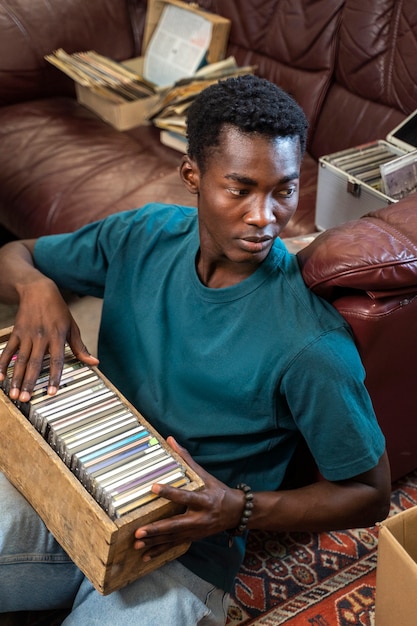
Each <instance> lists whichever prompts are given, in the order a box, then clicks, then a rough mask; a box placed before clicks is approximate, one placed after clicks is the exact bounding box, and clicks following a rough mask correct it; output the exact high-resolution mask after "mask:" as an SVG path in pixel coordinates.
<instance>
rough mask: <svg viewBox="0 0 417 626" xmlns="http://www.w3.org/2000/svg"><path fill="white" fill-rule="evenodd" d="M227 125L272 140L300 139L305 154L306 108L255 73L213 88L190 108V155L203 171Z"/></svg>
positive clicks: (223, 82)
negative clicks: (284, 138)
mask: <svg viewBox="0 0 417 626" xmlns="http://www.w3.org/2000/svg"><path fill="white" fill-rule="evenodd" d="M225 126H234V127H236V128H238V129H239V130H240V131H242V132H243V133H258V134H260V135H265V136H267V137H270V138H271V139H272V138H275V137H288V136H298V137H299V139H300V148H301V154H304V151H305V147H306V141H307V129H308V122H307V118H306V116H305V114H304V112H303V110H302V108H301V107H300V106H299V105H298V104H297V102H296V101H295V100H294V98H292V96H290V95H289V94H288V93H286V92H285V91H284V90H283V89H281V88H280V87H278V86H277V85H275V84H274V83H272V82H270V81H269V80H266V79H264V78H259V77H257V76H255V75H253V74H245V75H242V76H238V77H232V78H228V79H226V80H220V81H219V82H217V83H214V84H213V85H210V86H209V87H207V88H206V89H204V90H203V91H201V92H200V93H199V95H198V96H197V97H196V98H195V100H194V101H193V102H192V104H191V105H190V107H189V108H188V111H187V139H188V154H189V156H190V157H191V158H192V159H194V160H195V161H196V162H197V164H198V166H199V168H200V170H201V171H204V169H205V165H206V160H207V157H208V156H209V154H210V152H211V150H212V149H213V148H215V147H216V146H218V145H219V143H220V135H221V131H222V129H223V128H224V127H225Z"/></svg>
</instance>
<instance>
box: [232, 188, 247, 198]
mask: <svg viewBox="0 0 417 626" xmlns="http://www.w3.org/2000/svg"><path fill="white" fill-rule="evenodd" d="M228 191H229V193H231V194H233V195H234V196H246V194H247V193H248V190H247V189H236V188H235V187H229V189H228Z"/></svg>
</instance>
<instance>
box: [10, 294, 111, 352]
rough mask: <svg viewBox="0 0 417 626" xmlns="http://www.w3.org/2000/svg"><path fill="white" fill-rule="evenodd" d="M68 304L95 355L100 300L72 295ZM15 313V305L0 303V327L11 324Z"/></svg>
mask: <svg viewBox="0 0 417 626" xmlns="http://www.w3.org/2000/svg"><path fill="white" fill-rule="evenodd" d="M69 306H70V309H71V312H72V314H73V316H74V319H75V321H76V322H77V324H78V326H79V327H80V329H81V336H82V338H83V341H84V343H85V345H86V346H87V348H88V349H89V351H90V352H91V354H94V356H97V336H98V327H99V324H100V316H101V300H99V299H98V298H92V297H90V296H85V297H83V298H79V297H77V296H74V297H72V298H71V299H70V300H69ZM15 314H16V307H13V306H9V305H6V304H0V328H6V327H8V326H12V325H13V323H14V319H15Z"/></svg>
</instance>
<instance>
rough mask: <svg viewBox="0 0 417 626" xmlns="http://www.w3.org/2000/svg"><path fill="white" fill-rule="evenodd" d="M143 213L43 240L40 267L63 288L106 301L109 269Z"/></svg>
mask: <svg viewBox="0 0 417 626" xmlns="http://www.w3.org/2000/svg"><path fill="white" fill-rule="evenodd" d="M138 213H139V210H134V211H125V212H122V213H117V214H114V215H111V216H109V217H108V218H106V219H104V220H101V221H98V222H94V223H92V224H88V225H87V226H84V227H83V228H81V229H80V230H77V231H75V232H73V233H65V234H59V235H48V236H44V237H40V238H39V239H38V240H37V242H36V245H35V250H34V262H35V265H36V267H37V268H38V269H39V270H40V271H41V272H42V273H43V274H45V275H46V276H48V277H49V278H51V279H52V280H53V281H54V282H55V283H56V284H57V285H58V286H59V287H60V288H61V289H68V290H71V291H74V292H75V293H78V294H80V295H91V296H95V297H98V298H102V297H103V295H104V286H105V281H106V275H107V270H108V267H109V265H110V263H111V260H112V257H113V256H114V255H115V254H117V252H118V250H119V248H120V246H122V245H123V241H124V240H125V239H126V238H127V237H128V236H129V232H130V230H131V228H132V225H133V223H134V222H136V221H137V215H138Z"/></svg>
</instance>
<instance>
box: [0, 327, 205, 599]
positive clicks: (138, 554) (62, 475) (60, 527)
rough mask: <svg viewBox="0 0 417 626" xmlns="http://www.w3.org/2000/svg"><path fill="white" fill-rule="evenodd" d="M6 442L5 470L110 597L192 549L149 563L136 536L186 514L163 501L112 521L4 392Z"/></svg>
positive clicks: (1, 464)
mask: <svg viewBox="0 0 417 626" xmlns="http://www.w3.org/2000/svg"><path fill="white" fill-rule="evenodd" d="M10 331H11V329H10V328H9V329H4V330H2V331H0V341H5V340H7V337H8V336H9V334H10ZM92 369H93V370H94V371H95V372H96V373H98V375H99V376H100V377H101V378H102V379H103V380H105V382H106V384H107V385H108V387H109V388H110V389H112V390H114V391H115V392H116V393H117V395H118V396H119V397H120V398H121V400H122V401H123V402H124V404H126V405H127V406H128V407H129V408H130V409H131V410H132V412H133V413H134V414H135V415H136V416H137V417H138V420H139V421H140V422H141V423H142V424H143V425H144V426H145V427H146V428H147V429H148V430H149V431H150V432H151V433H152V434H154V435H155V436H156V437H157V439H158V440H159V441H160V443H161V444H162V445H163V446H164V447H165V448H166V449H168V450H169V452H170V454H171V455H172V456H173V457H174V458H176V459H177V460H180V462H181V464H182V465H183V466H184V465H185V464H184V461H183V460H181V459H179V457H178V455H176V454H175V453H174V452H173V451H172V450H171V449H170V448H169V446H167V444H166V443H165V442H164V441H163V440H162V438H161V436H160V435H159V434H158V433H157V432H156V431H155V429H153V428H152V426H150V425H149V424H148V422H146V420H145V419H144V418H143V416H142V415H140V414H139V413H138V412H137V411H136V410H135V409H134V407H132V405H131V404H130V403H129V402H128V401H127V400H126V399H125V398H124V397H123V396H122V395H121V394H120V393H119V392H118V391H117V390H116V389H115V388H114V387H113V386H112V384H111V383H110V381H108V380H107V379H106V378H105V377H104V376H103V375H102V374H101V373H100V372H98V370H97V369H96V368H92ZM0 439H1V442H2V445H1V452H0V469H1V471H2V472H3V473H4V474H5V475H6V476H7V478H8V479H9V480H10V482H11V483H12V484H13V485H14V486H15V487H16V488H17V489H18V490H19V491H20V492H21V493H22V494H23V495H24V496H25V498H26V499H27V500H28V501H29V502H30V504H31V505H32V506H33V508H34V509H35V510H36V511H37V513H38V514H39V515H40V517H41V518H42V519H43V521H44V522H45V524H46V526H47V527H48V529H49V530H50V531H51V533H52V534H53V535H54V537H55V538H56V540H57V541H58V542H59V543H60V544H61V546H62V547H63V548H64V550H65V551H66V552H67V554H68V555H69V556H70V558H71V559H72V560H73V561H74V562H75V563H76V565H77V566H78V567H79V568H80V569H81V570H82V572H83V573H84V574H85V575H86V576H87V578H88V579H89V580H90V581H91V583H92V584H93V585H94V587H95V588H96V589H97V591H99V592H100V593H101V594H103V595H107V594H109V593H111V592H112V591H115V590H116V589H119V588H121V587H123V586H125V585H127V584H128V583H130V582H132V581H133V580H136V579H137V578H139V577H141V576H143V575H144V574H146V573H147V572H149V571H152V570H154V569H156V568H157V567H160V566H161V565H163V564H164V563H166V562H168V561H170V560H172V559H175V558H176V557H177V556H179V555H181V554H183V553H184V552H186V550H187V549H188V547H189V545H188V544H185V545H181V546H179V547H177V548H175V549H172V550H170V551H168V552H166V553H164V554H163V555H161V556H159V557H156V558H155V559H152V560H151V561H150V562H146V563H144V562H143V561H142V554H143V551H142V550H140V551H138V550H134V549H133V541H134V536H133V534H134V531H135V530H136V528H138V527H139V526H141V525H143V524H146V523H148V522H151V521H154V520H157V519H162V518H164V517H169V516H171V515H173V514H175V513H177V512H180V509H179V508H178V507H177V506H176V505H174V504H173V503H171V502H169V501H167V500H165V499H163V498H160V497H158V498H156V499H155V500H153V501H151V502H149V503H147V504H145V505H143V506H141V507H140V508H138V509H136V510H135V511H134V512H132V513H129V514H126V515H124V516H122V517H120V518H119V519H116V520H112V519H110V517H109V516H108V515H107V513H106V512H105V511H104V509H102V508H101V506H100V505H99V504H97V502H96V501H95V500H94V498H93V497H92V496H91V495H90V494H89V493H88V492H87V490H86V489H85V488H84V487H83V485H82V484H81V483H80V482H79V481H78V479H77V478H76V477H75V476H74V474H73V473H72V472H71V471H70V469H69V468H68V467H67V466H66V465H65V463H64V462H63V461H62V460H61V458H60V457H59V456H58V454H57V453H56V452H55V451H54V450H53V449H52V448H51V447H50V446H49V444H48V443H47V442H46V441H45V440H44V438H43V437H42V435H40V434H39V433H38V432H37V430H36V429H35V428H34V427H33V426H32V424H31V423H30V422H29V420H28V419H27V418H26V417H25V416H24V415H23V413H22V412H21V411H20V410H19V409H18V408H17V407H16V406H15V404H14V403H13V402H12V401H10V399H9V398H8V397H7V395H6V394H5V393H4V392H3V391H2V390H0ZM186 475H187V477H188V478H189V480H190V482H189V483H188V484H187V485H185V486H184V487H182V488H183V489H187V490H191V491H196V490H199V489H201V488H202V487H203V482H202V481H201V479H200V478H199V477H198V476H197V475H196V474H195V473H194V472H193V471H192V470H191V468H189V467H187V466H186Z"/></svg>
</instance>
